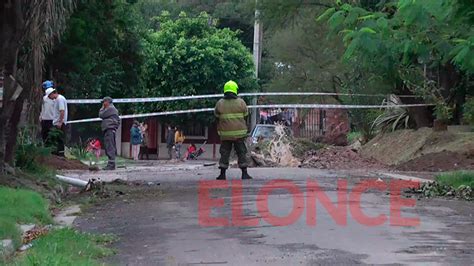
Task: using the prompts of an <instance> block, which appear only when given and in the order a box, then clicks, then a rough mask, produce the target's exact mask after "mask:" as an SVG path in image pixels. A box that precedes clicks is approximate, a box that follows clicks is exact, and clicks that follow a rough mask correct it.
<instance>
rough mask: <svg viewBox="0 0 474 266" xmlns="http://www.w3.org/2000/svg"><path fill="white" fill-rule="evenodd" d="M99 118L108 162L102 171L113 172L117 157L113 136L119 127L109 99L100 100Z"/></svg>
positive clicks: (116, 113) (114, 110)
mask: <svg viewBox="0 0 474 266" xmlns="http://www.w3.org/2000/svg"><path fill="white" fill-rule="evenodd" d="M99 117H100V118H101V119H102V124H101V128H102V132H103V133H104V145H105V154H106V155H107V157H108V159H109V161H108V163H107V166H106V167H105V168H104V170H115V167H116V165H115V157H116V156H117V145H116V143H115V135H116V133H117V129H118V128H119V126H120V117H119V113H118V110H117V108H115V106H114V104H113V100H112V98H110V97H105V98H104V99H103V100H102V108H101V109H100V111H99Z"/></svg>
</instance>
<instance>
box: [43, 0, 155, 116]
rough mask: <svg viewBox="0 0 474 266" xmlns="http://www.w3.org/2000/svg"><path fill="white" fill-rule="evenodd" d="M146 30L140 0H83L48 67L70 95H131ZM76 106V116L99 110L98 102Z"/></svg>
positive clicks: (73, 110) (86, 96) (91, 113)
mask: <svg viewBox="0 0 474 266" xmlns="http://www.w3.org/2000/svg"><path fill="white" fill-rule="evenodd" d="M145 32H146V26H145V24H144V23H143V22H142V20H141V18H140V16H139V13H138V11H137V10H136V6H135V4H131V3H128V2H126V1H123V0H111V1H102V0H100V1H99V0H88V1H84V2H81V3H80V4H78V6H77V8H76V11H75V12H74V14H73V15H72V16H71V18H70V19H69V21H68V23H67V30H66V32H65V33H64V36H63V38H62V42H61V44H59V45H58V46H57V47H56V49H55V50H54V51H53V53H52V54H51V55H50V56H49V60H48V67H49V68H50V69H51V70H52V73H53V76H54V79H55V80H56V81H57V83H58V84H59V85H60V87H62V88H63V89H64V93H65V95H66V96H67V97H69V98H102V97H104V96H111V97H113V98H126V97H130V96H131V95H132V93H133V91H135V90H137V89H138V88H139V85H140V81H139V78H140V70H141V65H142V64H143V55H142V52H143V51H142V41H143V38H144V35H145ZM73 107H74V108H71V109H70V113H71V117H74V118H75V119H79V118H88V117H91V116H95V115H97V106H90V105H82V106H77V105H74V106H73ZM122 108H123V107H122ZM121 111H126V110H124V109H122V110H121Z"/></svg>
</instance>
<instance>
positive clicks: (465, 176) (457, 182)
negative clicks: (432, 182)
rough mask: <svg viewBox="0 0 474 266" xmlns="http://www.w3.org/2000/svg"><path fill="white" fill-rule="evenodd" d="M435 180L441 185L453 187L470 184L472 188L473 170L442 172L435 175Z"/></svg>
mask: <svg viewBox="0 0 474 266" xmlns="http://www.w3.org/2000/svg"><path fill="white" fill-rule="evenodd" d="M436 181H438V183H440V184H442V185H448V186H451V187H454V188H459V186H462V185H464V186H470V187H472V188H474V171H456V172H447V173H442V174H439V175H437V176H436Z"/></svg>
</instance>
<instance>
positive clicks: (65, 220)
mask: <svg viewBox="0 0 474 266" xmlns="http://www.w3.org/2000/svg"><path fill="white" fill-rule="evenodd" d="M80 212H81V207H80V206H79V205H72V206H69V207H68V208H66V209H64V210H62V211H60V212H59V213H58V215H56V216H55V217H54V218H53V219H54V222H55V223H56V224H58V225H59V226H65V227H72V225H73V223H74V221H75V220H76V218H77V215H75V214H78V213H80Z"/></svg>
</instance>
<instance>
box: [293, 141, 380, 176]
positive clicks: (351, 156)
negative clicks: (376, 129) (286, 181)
mask: <svg viewBox="0 0 474 266" xmlns="http://www.w3.org/2000/svg"><path fill="white" fill-rule="evenodd" d="M300 167H304V168H318V169H335V170H339V169H340V170H348V169H377V170H380V169H387V168H388V167H387V166H386V165H385V164H383V163H381V162H379V161H377V160H375V159H371V158H369V159H368V158H364V157H362V156H361V155H360V154H359V153H358V152H357V150H354V149H351V148H350V147H338V146H329V147H327V148H323V149H319V150H316V151H310V152H307V153H306V156H305V159H304V160H303V162H302V163H301V166H300Z"/></svg>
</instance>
